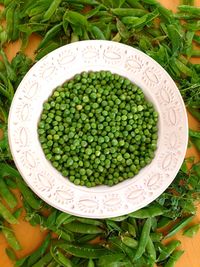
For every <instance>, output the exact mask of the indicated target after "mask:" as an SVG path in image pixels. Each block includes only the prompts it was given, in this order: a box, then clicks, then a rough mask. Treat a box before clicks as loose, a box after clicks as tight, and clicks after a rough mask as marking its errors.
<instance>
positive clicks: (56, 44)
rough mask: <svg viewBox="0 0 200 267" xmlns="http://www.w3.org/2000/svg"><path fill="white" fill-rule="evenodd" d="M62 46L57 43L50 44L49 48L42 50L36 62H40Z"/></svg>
mask: <svg viewBox="0 0 200 267" xmlns="http://www.w3.org/2000/svg"><path fill="white" fill-rule="evenodd" d="M59 46H60V45H59V44H58V43H56V42H53V41H51V42H49V43H48V45H47V46H45V47H44V48H43V49H40V50H39V51H38V53H37V55H36V57H35V59H36V60H40V59H41V58H42V57H44V56H46V54H48V53H50V52H52V51H53V50H55V49H56V48H58V47H59Z"/></svg>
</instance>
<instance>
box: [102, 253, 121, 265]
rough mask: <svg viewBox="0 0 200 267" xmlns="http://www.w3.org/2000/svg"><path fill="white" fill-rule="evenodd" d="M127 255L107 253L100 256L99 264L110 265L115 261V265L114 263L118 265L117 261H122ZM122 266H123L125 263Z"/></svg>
mask: <svg viewBox="0 0 200 267" xmlns="http://www.w3.org/2000/svg"><path fill="white" fill-rule="evenodd" d="M125 257H126V256H125V255H124V254H123V253H114V254H112V255H105V256H102V257H100V258H99V260H98V266H99V267H105V266H110V264H112V263H113V265H114V264H116V265H117V262H121V261H122V260H123V259H124V258H125ZM114 266H115V265H114ZM117 266H118V265H117ZM121 266H123V264H122V265H121ZM125 266H126V265H125Z"/></svg>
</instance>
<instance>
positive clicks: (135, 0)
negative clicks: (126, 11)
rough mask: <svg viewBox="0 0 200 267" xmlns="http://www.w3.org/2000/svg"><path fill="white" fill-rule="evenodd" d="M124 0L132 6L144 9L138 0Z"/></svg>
mask: <svg viewBox="0 0 200 267" xmlns="http://www.w3.org/2000/svg"><path fill="white" fill-rule="evenodd" d="M126 2H127V3H128V4H129V5H130V6H131V7H134V8H139V9H144V7H143V5H142V4H141V3H139V2H140V1H139V0H126Z"/></svg>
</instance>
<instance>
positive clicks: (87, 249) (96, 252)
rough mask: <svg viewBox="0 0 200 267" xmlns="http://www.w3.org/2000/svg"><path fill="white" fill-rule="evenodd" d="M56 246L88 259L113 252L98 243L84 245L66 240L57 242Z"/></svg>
mask: <svg viewBox="0 0 200 267" xmlns="http://www.w3.org/2000/svg"><path fill="white" fill-rule="evenodd" d="M56 246H58V247H59V248H61V249H63V250H64V251H65V252H67V253H69V254H71V255H73V256H75V257H80V258H86V259H98V258H99V257H101V256H105V255H108V254H111V252H110V250H108V249H106V248H103V247H101V246H98V245H89V244H87V245H85V244H84V245H82V244H72V243H67V242H65V243H60V244H57V245H56Z"/></svg>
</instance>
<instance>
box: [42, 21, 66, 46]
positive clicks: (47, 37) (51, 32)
mask: <svg viewBox="0 0 200 267" xmlns="http://www.w3.org/2000/svg"><path fill="white" fill-rule="evenodd" d="M62 26H63V22H61V23H59V24H56V25H55V26H54V27H52V28H51V29H50V30H49V31H48V32H47V33H46V34H45V36H44V38H43V39H42V41H41V43H40V44H39V46H38V48H37V49H41V48H43V47H45V46H46V44H48V42H49V41H50V40H51V39H53V38H54V37H55V36H56V35H57V34H58V33H59V32H60V30H61V29H62Z"/></svg>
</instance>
